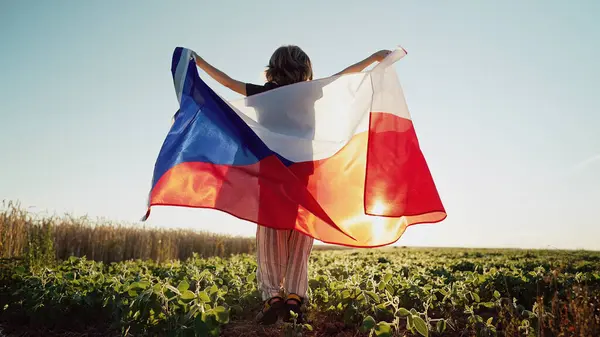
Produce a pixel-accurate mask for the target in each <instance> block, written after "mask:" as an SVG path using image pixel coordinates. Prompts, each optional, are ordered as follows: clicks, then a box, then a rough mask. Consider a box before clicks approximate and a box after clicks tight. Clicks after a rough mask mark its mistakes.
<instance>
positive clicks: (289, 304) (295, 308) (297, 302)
mask: <svg viewBox="0 0 600 337" xmlns="http://www.w3.org/2000/svg"><path fill="white" fill-rule="evenodd" d="M303 302H304V301H303V299H302V297H300V296H298V295H297V294H289V295H288V297H287V299H286V300H285V306H284V310H283V320H284V321H285V322H292V321H293V319H292V315H291V314H290V311H292V312H294V313H296V314H297V315H298V318H297V319H296V323H298V324H302V323H303V322H304V320H303V317H302V310H301V308H302V303H303Z"/></svg>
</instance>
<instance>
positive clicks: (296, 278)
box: [256, 226, 314, 300]
mask: <svg viewBox="0 0 600 337" xmlns="http://www.w3.org/2000/svg"><path fill="white" fill-rule="evenodd" d="M257 227H258V228H257V229H256V255H257V264H258V268H257V270H256V278H257V281H258V290H259V291H260V293H261V296H262V299H263V300H267V299H269V298H271V297H273V296H280V295H281V294H282V291H281V290H282V288H283V292H285V293H288V294H290V293H294V294H297V295H299V296H301V297H304V298H305V297H306V293H307V291H308V257H309V255H310V252H311V250H312V247H313V241H314V239H313V238H311V237H310V236H307V235H304V234H302V233H300V232H298V231H294V230H277V229H273V228H268V227H264V226H257Z"/></svg>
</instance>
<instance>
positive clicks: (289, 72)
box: [265, 45, 313, 85]
mask: <svg viewBox="0 0 600 337" xmlns="http://www.w3.org/2000/svg"><path fill="white" fill-rule="evenodd" d="M265 75H266V77H267V81H269V82H274V83H276V84H278V85H288V84H293V83H298V82H304V81H308V80H312V79H313V70H312V64H311V62H310V58H309V57H308V55H306V53H305V52H304V51H303V50H302V49H300V47H298V46H293V45H288V46H281V47H279V48H277V50H275V52H274V53H273V55H272V56H271V59H270V60H269V65H268V66H267V71H266V73H265Z"/></svg>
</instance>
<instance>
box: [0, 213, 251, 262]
mask: <svg viewBox="0 0 600 337" xmlns="http://www.w3.org/2000/svg"><path fill="white" fill-rule="evenodd" d="M254 251H255V240H254V239H252V238H245V237H233V236H227V235H220V234H214V233H208V232H199V231H193V230H181V229H159V228H146V227H142V226H135V225H122V224H115V223H111V222H107V221H106V222H100V221H91V220H89V219H88V218H85V217H81V218H75V217H70V216H38V215H36V214H32V213H30V212H28V211H26V210H24V209H23V208H21V207H20V205H18V204H16V203H14V202H3V204H2V207H1V208H0V258H3V259H8V258H29V259H32V260H36V261H39V262H44V263H45V262H50V261H51V260H63V259H66V258H68V257H69V256H78V257H82V256H86V257H87V258H88V259H90V260H96V261H103V262H116V261H123V260H132V259H142V260H146V259H152V260H154V261H168V260H175V259H179V260H185V259H187V258H188V257H191V256H192V254H193V253H198V254H199V255H200V256H202V257H210V256H226V255H229V254H238V253H253V252H254Z"/></svg>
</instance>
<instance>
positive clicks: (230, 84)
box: [193, 52, 246, 96]
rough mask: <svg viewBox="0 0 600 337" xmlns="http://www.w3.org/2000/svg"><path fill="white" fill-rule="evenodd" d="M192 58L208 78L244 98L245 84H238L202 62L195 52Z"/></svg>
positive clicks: (238, 82)
mask: <svg viewBox="0 0 600 337" xmlns="http://www.w3.org/2000/svg"><path fill="white" fill-rule="evenodd" d="M193 57H194V60H196V64H197V65H198V67H200V69H202V70H204V71H205V72H206V73H207V74H208V75H210V77H212V78H214V79H215V80H216V81H217V82H219V83H221V84H222V85H224V86H226V87H227V88H229V89H231V90H233V91H235V92H237V93H238V94H241V95H244V96H246V84H245V83H244V82H240V81H237V80H234V79H233V78H231V77H229V76H228V75H227V74H225V73H224V72H222V71H220V70H219V69H217V68H215V67H213V66H212V65H210V64H209V63H208V62H206V61H204V59H203V58H202V57H200V56H199V55H198V54H196V52H193Z"/></svg>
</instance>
